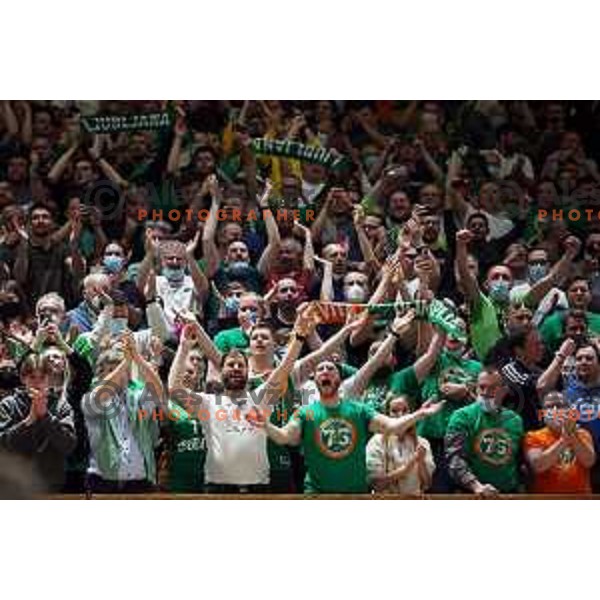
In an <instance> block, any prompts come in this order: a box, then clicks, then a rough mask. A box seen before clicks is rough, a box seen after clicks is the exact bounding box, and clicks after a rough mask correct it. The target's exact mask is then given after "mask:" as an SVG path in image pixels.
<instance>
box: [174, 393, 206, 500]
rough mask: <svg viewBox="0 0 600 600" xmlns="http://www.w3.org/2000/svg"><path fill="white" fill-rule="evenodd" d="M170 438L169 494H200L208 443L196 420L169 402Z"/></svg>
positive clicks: (202, 486) (202, 485)
mask: <svg viewBox="0 0 600 600" xmlns="http://www.w3.org/2000/svg"><path fill="white" fill-rule="evenodd" d="M169 417H170V418H169V419H167V420H166V423H167V439H168V448H169V457H170V462H169V491H171V492H179V493H182V492H201V491H202V490H203V488H204V461H205V459H206V441H205V439H204V434H203V433H202V427H201V424H200V422H199V421H198V420H197V419H194V418H192V417H190V415H189V414H188V412H187V411H186V410H184V409H183V408H182V407H181V406H178V405H177V404H175V403H174V402H172V401H170V400H169Z"/></svg>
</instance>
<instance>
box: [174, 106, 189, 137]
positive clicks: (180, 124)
mask: <svg viewBox="0 0 600 600" xmlns="http://www.w3.org/2000/svg"><path fill="white" fill-rule="evenodd" d="M175 112H176V113H177V114H176V116H175V126H174V128H175V135H176V136H177V137H180V138H181V137H183V136H184V135H185V134H186V133H187V124H186V122H185V111H184V110H183V108H182V107H181V106H177V107H176V109H175Z"/></svg>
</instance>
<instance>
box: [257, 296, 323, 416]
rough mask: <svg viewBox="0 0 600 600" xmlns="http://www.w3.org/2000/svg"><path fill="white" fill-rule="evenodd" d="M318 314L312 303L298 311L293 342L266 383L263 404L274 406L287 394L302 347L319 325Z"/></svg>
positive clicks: (292, 335)
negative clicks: (289, 379)
mask: <svg viewBox="0 0 600 600" xmlns="http://www.w3.org/2000/svg"><path fill="white" fill-rule="evenodd" d="M316 313H317V310H316V307H315V306H314V305H313V304H311V303H307V304H303V305H301V306H300V308H299V309H298V317H297V318H296V322H295V323H294V329H293V330H292V334H291V341H290V343H289V345H288V348H287V351H286V353H285V356H284V357H283V360H282V361H281V363H279V365H278V366H277V367H276V368H275V370H274V371H273V372H272V373H271V374H270V375H269V378H268V379H267V381H266V382H265V385H264V392H265V396H264V397H262V398H261V403H264V401H265V400H266V404H274V403H275V402H277V400H279V398H281V397H282V396H283V395H284V394H285V392H286V390H287V385H288V378H289V376H290V374H291V372H292V369H293V367H294V364H295V362H296V360H297V359H298V357H299V356H300V352H301V350H302V346H303V345H304V342H305V341H306V338H307V337H308V336H309V335H310V334H311V333H312V332H313V331H314V330H315V327H316V324H317V320H316Z"/></svg>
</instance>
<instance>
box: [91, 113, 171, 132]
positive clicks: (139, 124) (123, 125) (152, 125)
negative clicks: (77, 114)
mask: <svg viewBox="0 0 600 600" xmlns="http://www.w3.org/2000/svg"><path fill="white" fill-rule="evenodd" d="M81 123H82V125H83V127H84V129H85V130H86V131H87V132H89V133H115V132H119V131H139V130H143V129H168V128H169V127H171V114H170V113H169V112H168V111H163V112H157V113H146V114H131V115H99V116H95V117H81Z"/></svg>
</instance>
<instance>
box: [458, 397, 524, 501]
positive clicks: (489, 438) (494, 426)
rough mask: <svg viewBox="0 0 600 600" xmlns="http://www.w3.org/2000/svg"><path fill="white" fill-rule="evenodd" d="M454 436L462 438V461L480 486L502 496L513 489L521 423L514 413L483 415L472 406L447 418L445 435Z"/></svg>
mask: <svg viewBox="0 0 600 600" xmlns="http://www.w3.org/2000/svg"><path fill="white" fill-rule="evenodd" d="M457 433H462V434H464V435H466V441H465V457H466V460H467V462H468V464H469V467H470V469H471V471H472V472H473V473H474V475H475V477H477V479H478V480H479V481H480V482H481V483H490V484H492V485H493V486H494V487H495V488H496V489H497V490H499V491H501V492H505V493H509V492H514V491H515V490H516V489H517V487H518V485H519V449H520V447H521V441H522V439H523V420H522V419H521V417H520V416H519V415H518V414H517V413H516V412H513V411H512V410H509V409H507V408H503V409H502V410H501V411H500V412H499V413H497V414H493V413H487V412H485V411H484V410H482V408H481V406H480V405H479V403H477V402H474V403H473V404H470V405H469V406H465V407H464V408H461V409H459V410H457V411H456V412H455V413H454V414H453V415H452V417H451V418H450V423H449V424H448V431H447V435H452V434H457Z"/></svg>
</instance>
